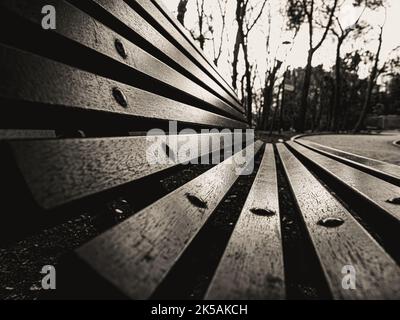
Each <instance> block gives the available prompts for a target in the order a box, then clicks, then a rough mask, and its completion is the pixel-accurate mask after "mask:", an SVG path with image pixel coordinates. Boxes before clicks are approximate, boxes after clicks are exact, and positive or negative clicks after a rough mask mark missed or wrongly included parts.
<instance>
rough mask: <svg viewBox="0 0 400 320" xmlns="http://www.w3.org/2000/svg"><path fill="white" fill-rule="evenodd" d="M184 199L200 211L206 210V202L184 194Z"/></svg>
mask: <svg viewBox="0 0 400 320" xmlns="http://www.w3.org/2000/svg"><path fill="white" fill-rule="evenodd" d="M185 195H186V198H187V199H188V200H189V201H190V203H191V204H192V205H194V206H196V207H198V208H201V209H207V208H208V206H207V202H205V201H204V200H202V199H200V198H199V197H196V196H194V195H192V194H190V193H186V194H185Z"/></svg>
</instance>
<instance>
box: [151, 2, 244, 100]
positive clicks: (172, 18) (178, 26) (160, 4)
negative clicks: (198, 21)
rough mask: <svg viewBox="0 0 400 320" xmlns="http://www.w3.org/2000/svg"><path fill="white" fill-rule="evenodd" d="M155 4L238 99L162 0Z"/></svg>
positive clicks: (235, 96)
mask: <svg viewBox="0 0 400 320" xmlns="http://www.w3.org/2000/svg"><path fill="white" fill-rule="evenodd" d="M151 1H152V2H153V4H154V5H155V6H156V7H157V8H158V9H159V10H160V11H161V12H162V13H163V14H164V15H165V16H166V17H167V18H168V20H169V21H170V22H171V23H172V24H173V25H174V26H175V28H176V29H177V30H178V31H179V32H180V33H181V34H182V35H183V36H184V37H185V39H186V40H187V41H188V42H189V43H190V44H191V45H192V47H193V48H194V49H195V50H196V51H197V52H198V53H199V54H200V55H201V56H202V57H203V59H204V61H206V62H207V63H208V64H209V65H210V66H211V67H212V68H213V69H214V70H215V72H216V73H217V75H218V76H219V79H220V81H221V82H222V83H225V88H226V90H228V92H230V94H231V96H232V97H234V98H237V94H236V93H235V91H233V89H232V87H231V85H230V84H229V83H228V82H227V81H226V79H224V78H223V77H222V76H221V74H220V73H219V71H218V68H217V67H216V66H215V64H213V63H212V62H210V60H209V59H208V58H207V57H206V56H205V54H204V52H203V51H202V50H201V49H200V47H199V45H198V43H196V42H195V41H194V40H193V37H192V36H191V35H190V33H189V31H188V30H186V29H185V28H184V27H183V26H182V25H181V23H180V22H179V21H178V19H176V17H175V16H173V15H172V14H171V12H170V11H169V10H168V9H167V7H166V6H165V5H164V3H163V2H162V0H151Z"/></svg>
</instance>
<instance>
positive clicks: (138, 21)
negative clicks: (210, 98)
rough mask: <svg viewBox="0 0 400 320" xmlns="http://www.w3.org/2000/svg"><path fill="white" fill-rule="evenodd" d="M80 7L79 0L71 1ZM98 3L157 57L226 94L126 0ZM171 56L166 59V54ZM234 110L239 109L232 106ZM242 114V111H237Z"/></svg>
mask: <svg viewBox="0 0 400 320" xmlns="http://www.w3.org/2000/svg"><path fill="white" fill-rule="evenodd" d="M70 2H73V3H74V4H76V5H77V6H78V7H79V2H80V1H77V0H74V1H71V0H70ZM75 2H76V3H75ZM91 2H93V3H95V4H97V6H98V8H102V10H105V13H107V14H112V15H113V16H114V17H115V18H117V19H118V20H119V21H120V22H122V23H123V24H124V25H126V26H127V27H128V28H130V29H131V30H132V31H133V32H134V33H136V34H137V35H139V36H140V37H141V38H142V40H143V41H145V42H146V43H147V45H148V46H151V47H154V48H156V49H157V50H158V54H157V58H158V59H160V60H162V61H164V62H166V63H167V64H170V63H171V62H173V63H174V67H176V64H177V65H179V67H180V70H179V71H180V72H181V73H182V72H185V73H188V74H190V75H191V76H192V77H193V78H195V79H197V80H199V81H200V82H199V84H200V83H201V84H204V85H205V86H206V87H207V88H208V89H210V90H212V91H213V92H215V93H216V94H218V95H219V96H222V97H223V96H224V95H225V96H226V95H227V94H226V92H225V91H224V90H223V89H222V88H221V87H220V86H219V85H218V84H217V83H216V82H215V81H214V80H213V79H212V78H210V77H209V76H208V75H207V74H206V73H205V72H204V71H202V70H201V69H200V68H199V67H198V66H197V65H195V64H194V63H193V62H192V61H191V60H190V59H189V58H188V57H187V56H186V55H185V54H184V53H182V52H181V51H180V50H179V49H178V48H176V47H175V46H174V45H173V44H172V43H170V42H169V41H168V40H167V39H165V38H164V37H163V36H162V35H161V34H160V33H159V32H158V31H157V30H156V29H154V28H153V27H152V26H151V25H150V24H149V23H148V22H147V21H146V20H145V19H144V18H142V17H141V16H140V15H139V14H138V13H137V12H136V11H134V10H133V9H132V8H131V7H130V6H129V5H128V4H127V3H125V2H124V1H116V0H91ZM165 55H166V56H167V57H168V58H169V61H166V60H165V58H164V56H165ZM232 110H234V111H237V110H236V109H234V108H233V107H232ZM237 112H238V113H239V114H241V115H242V113H241V112H239V111H237Z"/></svg>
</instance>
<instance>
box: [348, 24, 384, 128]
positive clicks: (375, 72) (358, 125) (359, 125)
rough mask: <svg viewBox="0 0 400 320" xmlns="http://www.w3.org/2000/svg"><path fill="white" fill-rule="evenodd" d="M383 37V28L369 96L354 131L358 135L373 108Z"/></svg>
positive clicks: (370, 82)
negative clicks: (373, 94) (373, 93)
mask: <svg viewBox="0 0 400 320" xmlns="http://www.w3.org/2000/svg"><path fill="white" fill-rule="evenodd" d="M382 35H383V27H382V28H381V33H380V35H379V45H378V50H377V52H376V56H375V63H374V66H373V68H372V72H371V76H370V78H369V82H368V89H367V94H366V96H365V101H364V105H363V108H362V111H361V114H360V117H359V119H358V121H357V124H356V125H355V127H354V129H353V133H357V132H359V131H360V130H361V129H362V127H363V125H364V121H365V118H366V117H367V114H368V112H369V109H370V106H371V98H372V91H373V90H374V87H375V82H376V77H377V75H378V64H379V56H380V54H381V49H382Z"/></svg>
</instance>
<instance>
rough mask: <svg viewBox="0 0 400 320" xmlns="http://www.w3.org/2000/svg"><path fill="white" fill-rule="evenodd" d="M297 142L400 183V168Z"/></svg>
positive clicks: (340, 151)
mask: <svg viewBox="0 0 400 320" xmlns="http://www.w3.org/2000/svg"><path fill="white" fill-rule="evenodd" d="M296 142H297V143H299V144H300V145H303V146H305V147H308V148H310V149H312V150H314V151H319V152H321V153H322V154H324V155H327V156H331V157H333V158H335V159H338V160H341V161H344V162H347V163H351V164H353V165H355V166H357V167H360V168H365V169H367V170H369V171H374V172H377V173H379V174H383V175H384V176H387V177H390V178H393V179H394V180H395V181H397V182H400V166H396V165H394V164H390V163H387V162H383V161H379V160H375V159H371V158H367V157H363V156H360V155H357V154H354V153H350V152H346V151H342V150H338V149H335V148H331V147H327V146H324V145H321V144H319V143H316V142H311V141H307V140H304V139H301V140H296Z"/></svg>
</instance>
